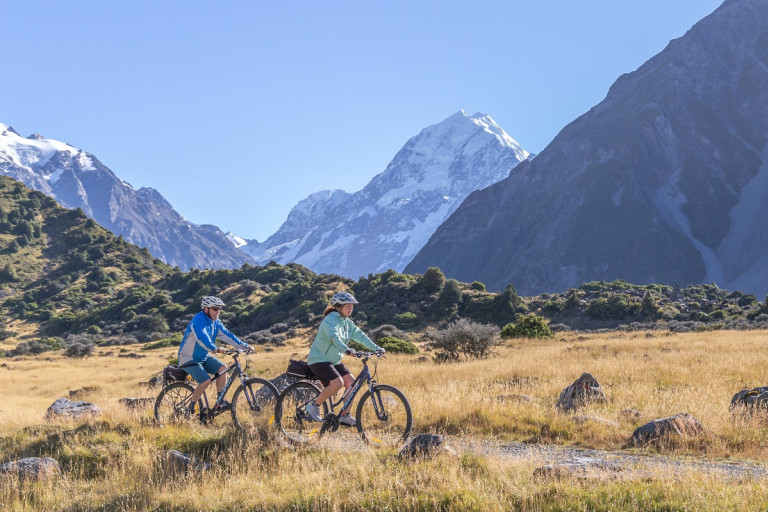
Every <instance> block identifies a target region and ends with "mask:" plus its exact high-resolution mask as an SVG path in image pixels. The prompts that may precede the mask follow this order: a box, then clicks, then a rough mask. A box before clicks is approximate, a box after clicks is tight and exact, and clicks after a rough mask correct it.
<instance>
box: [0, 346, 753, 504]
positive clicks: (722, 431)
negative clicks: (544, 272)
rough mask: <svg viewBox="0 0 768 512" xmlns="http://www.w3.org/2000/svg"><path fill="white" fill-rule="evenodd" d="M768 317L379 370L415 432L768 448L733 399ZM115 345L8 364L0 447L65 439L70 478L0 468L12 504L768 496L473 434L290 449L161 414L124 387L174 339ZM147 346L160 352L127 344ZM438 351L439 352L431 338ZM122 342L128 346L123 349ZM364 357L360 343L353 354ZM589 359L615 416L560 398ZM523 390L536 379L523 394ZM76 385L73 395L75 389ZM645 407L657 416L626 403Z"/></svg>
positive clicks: (706, 448)
mask: <svg viewBox="0 0 768 512" xmlns="http://www.w3.org/2000/svg"><path fill="white" fill-rule="evenodd" d="M767 342H768V332H765V331H741V332H729V331H715V332H706V333H686V334H674V335H673V334H665V333H656V332H654V333H645V332H639V333H623V332H622V333H619V332H617V333H608V334H599V335H590V334H568V335H558V337H557V338H555V339H554V340H548V341H514V342H511V343H507V344H505V345H504V346H502V347H499V349H498V353H497V355H496V356H494V357H492V358H490V359H487V360H478V361H468V362H461V363H452V364H441V365H437V364H434V363H432V362H431V360H427V361H423V360H420V356H421V355H417V356H394V355H393V356H389V357H388V359H386V360H383V361H382V362H381V364H380V366H379V374H378V375H377V380H378V381H379V382H382V383H388V384H393V385H395V386H397V387H399V388H400V389H401V390H402V391H403V392H404V393H405V395H406V396H407V397H408V398H409V401H410V403H411V406H412V408H413V411H414V417H415V428H414V433H420V432H429V433H440V434H446V435H449V436H451V437H450V438H449V439H455V440H456V441H457V442H458V441H460V440H462V439H467V440H473V441H477V440H479V439H486V440H489V441H496V442H507V441H508V442H526V443H547V444H557V445H567V446H577V447H585V448H587V447H588V448H597V449H605V450H625V451H626V452H627V453H634V454H649V455H656V454H663V455H666V456H671V457H674V458H680V459H681V460H690V459H695V460H709V461H722V460H728V461H734V460H736V461H749V462H757V463H760V464H762V465H765V463H766V461H768V416H765V415H761V414H757V415H744V414H734V413H732V412H731V411H730V410H729V402H730V399H731V397H732V396H733V395H734V394H735V393H736V392H737V391H739V390H741V389H745V388H752V387H756V386H760V385H768V377H766V376H765V375H766V372H765V369H766V368H768V354H766V351H765V350H764V348H765V346H766V343H767ZM137 348H138V347H132V346H128V347H123V348H114V347H113V348H111V349H108V350H105V349H99V352H98V353H97V355H95V356H92V357H90V358H88V359H83V360H72V359H66V358H64V357H62V356H59V355H46V354H44V355H43V356H39V357H25V358H13V359H6V360H3V361H2V363H3V364H2V365H0V389H3V390H4V391H5V393H4V395H5V396H4V397H3V400H2V401H1V402H0V462H5V461H9V460H15V459H18V458H21V457H27V456H50V457H54V458H56V459H57V460H58V461H59V462H60V463H61V466H62V475H61V477H60V478H58V479H55V480H52V481H45V482H29V481H21V482H20V481H19V480H18V479H17V478H16V477H15V476H11V477H8V476H6V477H4V478H0V500H1V501H0V508H2V509H3V510H25V511H26V510H29V511H33V510H34V511H38V510H67V511H81V510H82V511H85V510H115V511H117V510H137V511H138V510H163V511H165V510H167V511H171V510H174V511H175V510H178V511H181V510H222V511H229V510H766V508H768V479H766V480H763V479H752V478H739V479H736V478H725V477H722V476H717V475H715V474H709V473H706V472H697V471H693V470H692V471H688V472H683V473H682V474H681V473H679V472H677V473H674V474H673V473H671V472H670V473H664V472H663V471H657V472H654V473H653V474H645V475H644V476H643V477H642V478H629V479H589V480H582V479H572V478H565V479H560V480H557V479H546V478H537V477H534V475H533V472H534V470H535V469H536V468H537V467H540V466H542V465H544V464H547V463H550V462H553V461H552V460H544V459H543V458H536V457H534V458H531V459H517V460H515V459H510V458H505V457H502V456H500V455H496V454H493V453H489V454H487V455H480V454H478V453H474V452H470V451H462V450H461V449H459V450H458V452H459V453H458V454H457V455H450V454H447V453H446V454H443V455H439V456H437V457H435V458H432V459H428V460H416V461H413V460H408V459H400V458H398V457H397V453H396V452H394V451H380V450H371V449H368V448H366V447H365V446H364V445H363V444H362V442H361V441H359V440H358V439H357V438H351V439H347V438H344V436H341V437H340V438H339V439H340V440H341V441H340V442H338V443H333V442H327V443H323V444H322V445H321V446H320V447H317V448H309V449H292V448H287V447H285V446H282V444H281V443H279V442H278V440H277V439H276V438H275V434H274V433H273V432H272V431H271V430H264V431H260V432H256V433H255V434H254V435H253V436H251V437H248V438H244V437H242V436H241V435H239V434H238V433H237V432H236V431H235V430H234V429H233V427H232V424H231V420H230V419H229V416H228V415H223V416H220V417H219V418H217V419H216V422H215V423H214V424H213V425H212V426H202V425H194V426H191V427H189V428H166V429H158V428H156V427H155V426H154V424H153V422H152V420H151V410H150V408H147V409H144V410H140V411H137V412H134V411H130V410H127V409H126V408H124V407H123V406H122V405H120V404H119V403H118V400H119V399H120V398H123V397H154V396H155V395H156V394H157V392H158V391H159V390H157V389H148V388H147V387H145V386H142V385H141V384H140V383H143V382H146V381H147V380H149V378H150V377H152V375H153V374H154V373H156V372H158V371H160V370H161V369H162V367H163V366H164V365H165V362H166V360H167V358H168V357H169V356H170V355H172V354H173V353H174V350H173V349H158V350H154V351H148V352H140V351H138V349H137ZM306 351H307V348H306V345H305V344H303V343H302V342H300V341H298V340H294V341H293V342H292V343H289V345H288V346H286V347H282V348H278V349H275V350H274V351H270V352H261V353H259V354H257V355H256V356H253V357H252V358H251V362H252V366H251V371H252V373H255V374H257V375H259V376H262V377H269V378H272V377H275V376H277V375H278V374H280V373H282V372H283V371H284V368H285V366H286V365H287V361H288V358H289V357H290V356H291V355H292V354H293V353H297V354H299V355H302V356H303V355H305V353H306ZM130 354H139V355H142V356H145V357H140V358H134V357H126V356H129V355H130ZM422 355H427V356H428V357H429V354H428V353H425V354H422ZM120 356H123V357H120ZM348 364H349V366H350V367H351V368H353V370H354V371H356V370H357V368H359V366H358V365H359V363H358V362H357V361H351V362H348ZM583 372H590V373H591V374H592V375H593V376H594V377H595V378H596V379H597V380H598V381H599V382H600V384H601V385H602V387H603V389H604V391H605V393H606V395H607V397H608V403H607V404H603V405H595V406H590V407H588V408H586V409H583V410H580V411H579V412H578V414H580V415H593V416H598V417H600V418H604V419H606V420H610V421H611V422H613V423H600V422H586V423H581V424H579V423H576V422H574V421H573V415H568V414H562V413H559V412H558V411H557V410H556V408H555V402H556V400H557V397H558V395H559V393H560V391H561V390H562V389H563V388H565V387H566V386H568V385H569V384H570V383H572V382H573V381H574V380H575V379H577V378H578V377H579V376H580V375H581V374H582V373H583ZM78 390H80V394H79V397H78V399H84V400H87V401H90V402H93V403H95V404H96V405H98V406H99V407H100V408H101V409H102V411H103V414H102V415H101V416H100V417H98V418H93V419H90V420H78V421H53V422H49V421H47V420H45V419H44V415H45V411H46V409H47V408H48V407H49V406H50V405H51V404H52V403H53V402H54V401H55V400H56V399H57V398H62V397H64V398H69V397H70V392H71V391H78ZM521 395H525V396H526V397H530V401H526V400H528V399H522V400H521V399H520V396H521ZM73 399H75V398H73ZM627 409H633V410H637V411H640V412H641V413H642V414H641V416H640V417H639V418H638V417H635V416H632V415H627V414H626V413H624V412H623V411H625V410H627ZM680 412H688V413H690V414H692V415H694V416H695V417H696V418H698V419H699V420H700V421H701V422H702V424H703V425H704V428H705V434H704V435H703V436H701V437H697V438H689V439H681V440H679V441H676V442H673V443H669V444H668V445H667V446H665V447H664V448H651V447H648V448H625V447H626V445H627V442H628V440H629V439H630V437H631V434H632V432H633V430H634V429H635V428H636V427H638V426H639V425H642V424H644V423H646V422H647V421H650V420H652V419H655V418H660V417H666V416H671V415H673V414H677V413H680ZM166 449H176V450H179V451H182V452H184V453H188V454H191V455H194V456H196V457H197V458H198V459H200V460H203V461H205V462H209V463H211V464H212V468H213V469H212V470H211V471H208V472H202V473H197V472H190V473H184V474H182V473H176V472H172V471H169V470H168V469H167V468H166V467H165V466H164V465H163V464H162V462H161V461H160V460H159V458H158V454H159V453H161V452H162V451H163V450H166Z"/></svg>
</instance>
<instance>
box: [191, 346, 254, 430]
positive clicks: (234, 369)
mask: <svg viewBox="0 0 768 512" xmlns="http://www.w3.org/2000/svg"><path fill="white" fill-rule="evenodd" d="M228 355H231V356H232V358H233V359H234V361H233V363H232V364H231V365H229V366H227V368H226V370H224V372H223V373H217V374H215V376H214V377H213V378H212V379H211V380H214V381H215V380H216V379H217V378H219V377H220V376H222V375H227V374H228V373H232V374H231V375H229V376H228V377H227V382H226V383H225V384H224V388H223V389H222V390H221V393H218V395H217V396H216V401H215V402H214V403H213V408H211V407H210V406H209V405H208V394H207V393H203V394H202V396H200V399H201V400H203V403H204V404H205V408H206V409H207V410H208V414H209V415H210V416H211V417H216V416H218V415H219V414H221V413H223V412H225V411H223V410H222V409H221V408H218V409H217V408H216V406H217V405H219V404H220V403H221V402H223V401H224V397H225V396H226V395H227V391H229V388H231V387H232V383H233V382H235V379H236V378H237V377H240V383H241V384H242V385H245V378H244V377H243V376H244V375H245V373H244V372H243V369H242V368H241V367H240V361H238V359H237V357H238V355H239V354H238V353H234V354H228ZM245 398H246V400H248V404H249V405H251V406H253V404H252V403H251V397H250V396H248V394H247V393H246V394H245Z"/></svg>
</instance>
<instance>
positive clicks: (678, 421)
mask: <svg viewBox="0 0 768 512" xmlns="http://www.w3.org/2000/svg"><path fill="white" fill-rule="evenodd" d="M703 432H704V427H702V425H701V422H700V421H699V420H697V419H696V418H694V417H693V416H692V415H690V414H688V413H687V412H681V413H680V414H676V415H675V416H670V417H669V418H661V419H657V420H652V421H649V422H648V423H646V424H645V425H642V426H640V427H637V428H636V429H635V431H634V432H633V433H632V444H634V445H635V446H643V445H646V444H648V443H652V442H656V441H658V440H660V439H662V438H665V437H669V436H697V435H700V434H702V433H703Z"/></svg>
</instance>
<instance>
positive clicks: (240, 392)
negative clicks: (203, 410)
mask: <svg viewBox="0 0 768 512" xmlns="http://www.w3.org/2000/svg"><path fill="white" fill-rule="evenodd" d="M277 395H278V393H277V388H276V387H275V385H274V384H272V383H271V382H269V381H268V380H267V379H262V378H261V377H252V378H250V379H248V380H246V381H245V383H244V384H241V385H240V386H239V387H238V388H237V390H236V391H235V394H234V395H233V396H232V411H231V412H232V422H233V423H234V424H235V427H237V428H238V429H240V430H242V431H245V430H250V429H260V428H265V427H268V426H269V425H270V423H272V422H273V421H274V418H275V405H276V404H277ZM249 398H250V400H249Z"/></svg>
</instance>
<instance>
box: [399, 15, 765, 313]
mask: <svg viewBox="0 0 768 512" xmlns="http://www.w3.org/2000/svg"><path fill="white" fill-rule="evenodd" d="M767 204H768V1H766V0H726V1H725V2H723V4H722V5H721V6H720V7H718V8H717V9H716V10H715V11H714V12H713V13H712V14H710V15H709V16H707V17H705V18H704V19H702V20H701V21H699V22H698V23H697V24H696V25H695V26H694V27H693V28H691V30H689V31H688V32H687V33H686V34H685V35H684V36H682V37H680V38H679V39H675V40H673V41H671V42H670V43H669V45H668V46H667V47H666V48H665V49H664V50H663V51H662V52H661V53H659V54H658V55H656V56H655V57H653V58H651V59H650V60H649V61H648V62H646V63H645V64H643V65H642V66H641V67H640V68H638V69H637V70H636V71H634V72H632V73H628V74H626V75H623V76H621V77H619V79H618V80H616V82H615V83H614V84H613V86H612V87H611V88H610V90H609V91H608V95H607V96H606V98H605V99H604V100H603V101H602V102H601V103H599V104H598V105H596V106H595V107H593V108H592V109H591V110H589V112H587V113H585V114H584V115H582V116H581V117H579V118H578V119H576V120H575V121H573V122H572V123H570V124H569V125H568V126H566V127H565V128H564V129H563V130H562V131H561V132H560V133H559V134H558V136H557V137H555V139H554V140H553V141H552V143H550V145H549V146H547V147H546V148H545V149H544V150H543V151H542V152H541V153H540V154H539V155H538V156H537V157H536V159H535V160H532V161H531V162H526V163H524V164H522V165H521V166H520V167H519V168H517V169H516V170H515V172H514V173H512V174H511V175H510V176H509V177H508V178H506V179H504V180H502V181H501V182H499V183H497V184H495V185H493V186H491V187H488V188H487V189H485V190H482V191H480V192H477V193H475V194H472V195H470V196H469V197H468V198H467V200H466V201H465V202H464V203H463V204H462V205H461V207H460V208H459V209H457V211H456V212H455V213H454V214H453V215H452V216H451V217H450V218H449V219H448V220H447V221H446V222H445V223H444V224H443V225H442V226H440V228H439V229H438V230H437V231H436V232H435V234H434V236H433V237H432V238H431V239H430V240H429V242H428V243H427V244H426V245H425V247H424V248H423V249H422V250H421V251H420V252H419V254H418V255H417V256H416V257H415V258H414V260H413V262H411V263H410V264H409V265H408V267H407V268H406V271H407V272H422V271H424V269H426V268H427V267H431V266H438V267H440V269H441V270H443V272H445V274H446V275H447V276H450V277H453V278H456V279H459V280H461V281H467V282H469V281H474V280H478V281H482V282H484V283H485V284H486V285H487V286H488V287H489V288H490V289H495V290H499V289H503V288H504V287H505V286H506V285H507V284H509V283H512V284H514V286H515V287H516V288H517V290H518V291H520V292H522V293H525V294H536V293H541V292H552V291H560V290H564V289H566V288H568V287H574V286H578V285H579V284H581V283H583V282H586V281H592V280H606V281H612V280H614V279H623V280H626V281H630V282H633V283H653V282H657V283H664V284H673V283H675V282H676V283H678V284H680V285H685V284H692V283H712V282H714V283H716V284H717V285H719V286H720V287H722V288H725V289H729V290H740V291H742V292H749V293H754V294H756V295H757V296H758V297H759V298H760V299H762V298H764V297H765V295H766V293H768V208H766V205H767Z"/></svg>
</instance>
